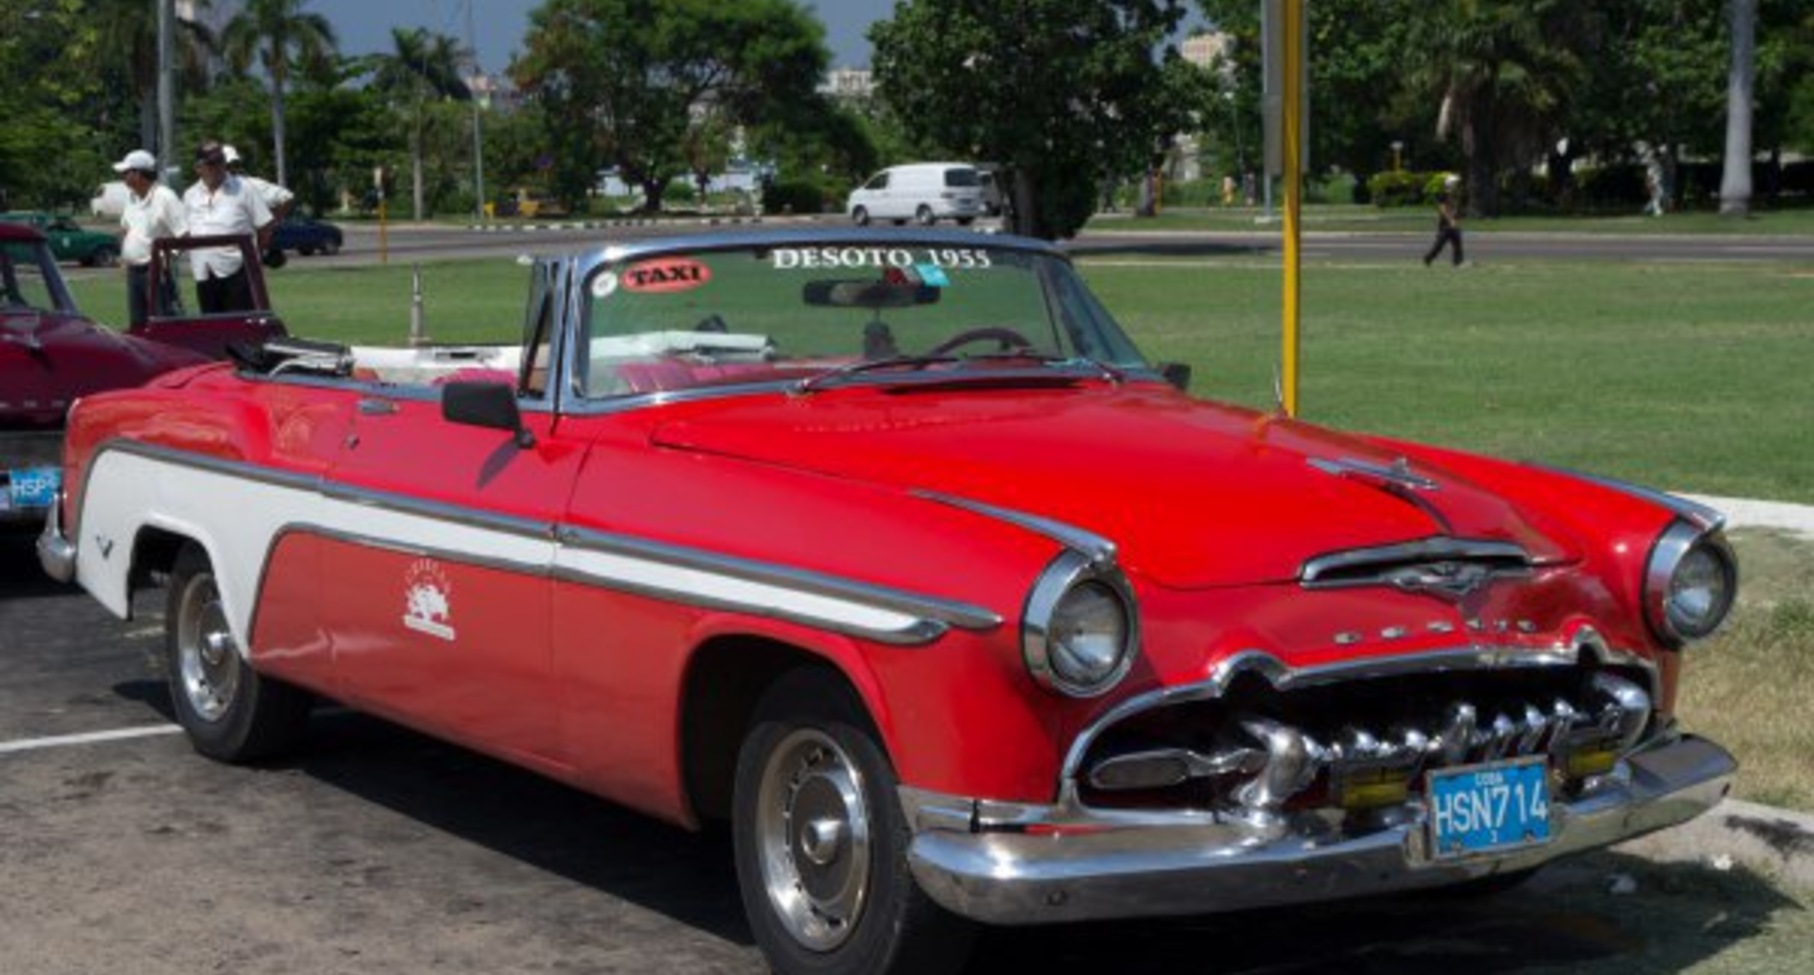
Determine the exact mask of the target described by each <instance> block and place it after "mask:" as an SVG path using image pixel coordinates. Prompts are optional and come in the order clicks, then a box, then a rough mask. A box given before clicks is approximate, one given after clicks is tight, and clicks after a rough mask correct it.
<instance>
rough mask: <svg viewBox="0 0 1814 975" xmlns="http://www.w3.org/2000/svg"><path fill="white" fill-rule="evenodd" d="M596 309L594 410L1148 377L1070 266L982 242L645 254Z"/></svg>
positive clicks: (617, 275) (590, 338)
mask: <svg viewBox="0 0 1814 975" xmlns="http://www.w3.org/2000/svg"><path fill="white" fill-rule="evenodd" d="M586 294H587V296H588V299H587V300H588V306H587V311H586V316H585V323H586V333H585V335H584V336H583V339H584V341H583V344H582V345H581V347H580V349H581V354H580V355H579V356H578V358H577V362H576V368H577V372H578V381H579V386H580V391H581V392H582V393H583V394H584V395H587V396H593V397H599V396H618V395H626V394H637V393H650V392H659V391H668V390H682V389H694V388H699V387H704V386H713V385H724V384H729V383H751V382H769V381H789V382H801V381H806V382H808V383H810V384H811V385H809V386H808V387H807V388H814V387H815V386H816V385H817V384H818V383H822V382H826V381H828V380H831V379H833V378H846V377H847V378H848V380H849V381H860V382H897V381H904V380H909V379H917V378H923V377H925V376H927V375H932V376H935V377H937V378H939V379H941V380H944V379H951V378H953V374H954V373H956V374H962V375H968V376H976V375H981V374H987V375H992V376H993V375H1000V374H1001V373H1002V372H1004V371H1019V372H1022V373H1025V372H1028V371H1037V372H1039V373H1040V374H1042V375H1045V376H1051V375H1070V374H1076V375H1102V374H1103V371H1104V367H1105V366H1106V367H1110V368H1111V371H1119V370H1125V369H1144V368H1146V363H1145V362H1144V360H1142V359H1141V357H1140V353H1139V352H1138V350H1136V349H1135V348H1134V345H1133V343H1132V342H1130V341H1129V340H1128V338H1127V336H1126V335H1125V334H1124V333H1123V332H1122V331H1121V329H1120V327H1119V326H1117V325H1116V324H1115V322H1114V321H1113V320H1112V319H1111V318H1110V317H1109V315H1108V313H1107V312H1106V311H1104V310H1103V308H1102V307H1101V305H1100V304H1098V303H1097V302H1096V300H1095V299H1094V298H1093V297H1092V296H1091V295H1090V293H1089V291H1088V290H1087V289H1086V288H1085V287H1084V285H1083V282H1082V281H1081V279H1079V278H1078V276H1077V273H1076V271H1075V270H1073V269H1072V268H1071V266H1070V264H1069V262H1067V261H1065V260H1063V259H1062V258H1060V257H1056V256H1053V255H1050V254H1041V253H1036V252H1032V251H1027V250H1021V249H1017V248H1014V247H1007V246H1000V245H996V244H993V243H992V242H989V241H986V240H981V239H979V240H977V241H976V242H973V243H972V242H968V241H966V242H964V243H961V244H945V243H934V244H928V243H924V242H919V241H911V240H906V239H901V240H882V241H864V242H861V243H851V242H848V241H843V242H835V243H825V244H815V243H802V244H798V245H794V244H789V245H785V246H775V245H764V246H753V245H752V246H748V247H738V248H723V249H721V248H713V249H709V250H699V251H686V252H677V253H668V254H662V255H659V256H651V255H647V254H644V255H639V256H636V257H633V258H628V259H625V260H622V261H617V262H608V263H606V264H603V265H601V266H600V267H599V268H598V269H596V270H595V271H594V272H593V274H592V277H591V278H590V280H589V281H588V286H587V288H586Z"/></svg>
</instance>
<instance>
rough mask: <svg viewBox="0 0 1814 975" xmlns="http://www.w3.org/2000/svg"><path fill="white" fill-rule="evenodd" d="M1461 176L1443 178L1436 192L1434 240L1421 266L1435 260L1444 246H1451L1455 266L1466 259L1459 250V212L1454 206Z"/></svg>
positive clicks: (1458, 192) (1425, 265)
mask: <svg viewBox="0 0 1814 975" xmlns="http://www.w3.org/2000/svg"><path fill="white" fill-rule="evenodd" d="M1460 190H1461V177H1459V176H1454V175H1450V176H1447V177H1444V178H1443V181H1442V190H1441V192H1439V193H1437V194H1436V242H1435V243H1433V244H1431V245H1430V252H1429V253H1428V254H1425V255H1424V256H1423V266H1424V267H1429V266H1430V262H1431V261H1434V260H1436V257H1437V255H1439V254H1441V253H1442V249H1443V248H1444V247H1445V246H1451V245H1452V246H1453V250H1452V251H1451V254H1450V256H1451V257H1452V258H1453V263H1454V265H1455V266H1456V267H1460V266H1461V265H1462V263H1463V262H1465V261H1466V260H1467V258H1466V257H1464V256H1463V255H1462V252H1461V213H1460V211H1459V210H1458V209H1457V208H1456V206H1455V198H1456V197H1457V196H1459V195H1460Z"/></svg>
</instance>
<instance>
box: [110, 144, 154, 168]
mask: <svg viewBox="0 0 1814 975" xmlns="http://www.w3.org/2000/svg"><path fill="white" fill-rule="evenodd" d="M130 169H136V170H138V171H139V172H142V173H155V172H157V157H156V156H153V155H152V154H151V153H149V152H146V151H145V150H143V149H134V150H132V151H131V152H129V153H127V154H126V158H125V159H122V160H120V161H119V162H117V163H114V164H113V171H114V172H116V173H123V172H126V171H127V170H130Z"/></svg>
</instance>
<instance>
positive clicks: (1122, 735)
mask: <svg viewBox="0 0 1814 975" xmlns="http://www.w3.org/2000/svg"><path fill="white" fill-rule="evenodd" d="M1641 680H1643V675H1641V674H1637V673H1624V674H1622V673H1620V672H1618V671H1616V670H1614V669H1603V668H1597V667H1590V666H1578V667H1568V668H1555V669H1550V670H1541V671H1525V672H1497V673H1471V674H1445V673H1432V674H1411V675H1401V676H1397V677H1392V678H1389V679H1388V678H1379V679H1370V680H1355V681H1349V682H1338V683H1332V684H1325V685H1319V686H1315V687H1307V688H1301V689H1294V690H1291V691H1279V690H1277V689H1275V688H1274V687H1272V686H1271V685H1270V684H1269V683H1268V682H1266V681H1265V680H1263V679H1259V678H1257V677H1252V678H1250V679H1246V680H1243V681H1240V682H1237V683H1236V684H1234V685H1232V686H1231V687H1230V688H1229V689H1228V691H1227V693H1225V694H1223V695H1222V696H1221V697H1219V698H1217V699H1214V700H1195V701H1188V702H1183V703H1178V704H1175V705H1171V706H1167V707H1160V708H1155V709H1152V710H1148V711H1143V712H1140V713H1138V714H1135V715H1131V716H1129V717H1128V718H1127V719H1126V720H1124V721H1122V722H1120V723H1118V724H1116V725H1114V726H1112V727H1110V728H1107V729H1104V731H1103V733H1102V734H1100V735H1099V736H1098V737H1097V739H1096V740H1095V742H1094V743H1092V745H1091V746H1090V748H1089V751H1088V752H1087V753H1086V755H1085V758H1084V761H1083V762H1082V764H1081V765H1080V772H1081V775H1080V782H1079V783H1078V785H1079V789H1080V793H1079V794H1080V797H1081V798H1082V799H1083V801H1084V802H1086V803H1087V804H1089V805H1099V806H1107V807H1135V808H1166V807H1176V808H1195V809H1235V810H1243V811H1246V812H1249V813H1261V814H1264V813H1268V812H1274V811H1278V810H1281V809H1284V808H1287V807H1299V806H1305V805H1310V806H1315V805H1318V804H1333V803H1335V802H1336V801H1337V800H1338V799H1341V798H1342V797H1343V796H1350V797H1351V796H1352V794H1353V790H1355V789H1356V788H1358V787H1361V786H1366V785H1375V786H1378V785H1389V784H1392V783H1396V784H1397V786H1399V787H1402V788H1401V789H1400V790H1399V791H1401V792H1415V791H1417V790H1418V789H1419V788H1420V786H1421V781H1420V780H1421V776H1422V774H1423V773H1424V772H1426V771H1429V770H1431V769H1436V768H1446V767H1454V766H1460V765H1469V764H1475V763H1480V762H1494V761H1503V760H1507V759H1512V758H1520V757H1526V756H1534V755H1543V756H1547V757H1548V759H1549V761H1550V764H1551V766H1552V767H1553V768H1554V769H1555V770H1556V773H1557V775H1558V776H1559V777H1560V780H1561V781H1562V782H1563V783H1564V784H1566V782H1567V781H1568V780H1569V779H1570V778H1571V777H1572V778H1574V779H1582V778H1585V777H1586V776H1587V775H1589V774H1593V773H1595V772H1599V771H1604V768H1603V767H1601V765H1600V764H1596V763H1600V762H1610V757H1609V756H1616V755H1617V754H1619V753H1622V752H1624V751H1625V750H1627V749H1629V748H1630V747H1631V746H1632V745H1633V744H1635V743H1636V742H1637V741H1638V740H1639V739H1640V738H1641V737H1642V735H1643V733H1644V731H1645V730H1646V729H1647V728H1648V727H1649V724H1650V721H1651V717H1652V708H1651V700H1650V695H1649V694H1648V693H1647V692H1646V691H1645V690H1644V688H1643V686H1642V685H1641V684H1640V681H1641ZM1589 759H1591V760H1592V761H1589ZM1381 794H1385V795H1391V794H1393V792H1392V790H1391V789H1387V790H1386V791H1385V792H1384V793H1381Z"/></svg>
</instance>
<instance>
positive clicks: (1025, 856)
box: [901, 736, 1738, 925]
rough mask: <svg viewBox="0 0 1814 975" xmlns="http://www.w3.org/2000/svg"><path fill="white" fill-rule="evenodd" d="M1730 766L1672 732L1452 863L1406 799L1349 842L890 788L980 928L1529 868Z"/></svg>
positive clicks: (1676, 798) (1699, 795) (1295, 899)
mask: <svg viewBox="0 0 1814 975" xmlns="http://www.w3.org/2000/svg"><path fill="white" fill-rule="evenodd" d="M1737 768H1738V763H1737V762H1735V761H1734V760H1733V758H1732V756H1731V755H1730V754H1728V753H1727V752H1726V751H1725V749H1723V748H1721V747H1720V746H1718V745H1716V744H1714V743H1713V742H1711V741H1708V740H1706V739H1704V738H1696V737H1693V736H1681V737H1677V738H1673V739H1669V740H1665V741H1661V742H1657V743H1653V744H1652V745H1651V746H1649V747H1647V748H1644V749H1642V750H1641V751H1639V752H1637V753H1635V754H1633V755H1631V756H1628V757H1627V758H1626V759H1625V760H1624V761H1622V762H1620V764H1619V767H1618V768H1617V769H1616V770H1614V772H1612V773H1611V774H1609V775H1606V776H1604V777H1602V778H1601V779H1600V780H1598V781H1596V782H1595V783H1593V785H1592V787H1591V788H1590V789H1588V790H1586V791H1585V792H1584V794H1583V795H1582V796H1581V797H1579V798H1575V799H1572V800H1562V799H1558V800H1557V801H1556V802H1555V803H1554V805H1553V807H1552V809H1551V813H1550V828H1551V838H1550V841H1549V842H1547V843H1545V844H1543V845H1541V846H1532V847H1522V848H1519V849H1515V850H1510V851H1503V852H1499V853H1493V854H1482V855H1477V856H1473V857H1468V858H1465V859H1458V860H1437V859H1433V858H1432V857H1431V856H1430V855H1429V853H1428V849H1427V847H1428V840H1427V838H1426V837H1427V830H1426V826H1425V815H1424V809H1423V806H1422V804H1421V803H1411V804H1406V805H1404V806H1401V807H1394V808H1393V809H1392V810H1391V811H1390V813H1391V814H1390V815H1389V816H1388V817H1387V819H1388V821H1391V820H1396V821H1395V822H1390V824H1388V825H1380V826H1378V827H1377V828H1375V829H1373V830H1372V831H1371V832H1367V833H1365V834H1364V835H1352V834H1346V833H1344V832H1343V831H1342V830H1341V828H1340V827H1339V825H1335V824H1331V823H1330V822H1329V821H1328V820H1327V819H1325V818H1323V817H1322V816H1320V815H1318V814H1314V813H1306V814H1300V815H1296V816H1291V817H1288V818H1281V819H1280V820H1279V821H1277V822H1273V823H1264V822H1250V821H1247V820H1244V819H1242V818H1239V817H1236V816H1232V815H1218V814H1213V813H1182V812H1179V813H1139V814H1137V813H1125V812H1118V811H1100V810H1089V809H1076V808H1071V807H1063V806H1029V805H1016V804H1010V803H994V802H988V801H978V800H969V799H962V798H958V797H951V796H942V795H938V794H934V793H929V792H925V791H922V790H917V789H912V788H907V787H903V788H902V790H901V796H902V800H903V803H904V804H905V807H906V812H907V815H908V817H909V822H911V823H912V824H913V829H914V834H915V835H914V839H913V844H912V846H911V848H910V849H909V851H908V862H909V864H910V865H911V867H912V870H913V875H914V878H915V879H916V880H917V881H918V882H919V885H920V887H921V888H922V889H923V890H925V892H926V893H927V895H928V896H930V897H931V898H932V899H933V900H935V901H937V902H938V903H939V904H940V905H942V906H944V907H945V908H946V909H947V910H950V911H952V912H954V913H956V914H959V915H962V916H965V917H969V918H973V919H975V920H979V921H984V922H987V923H991V924H1016V925H1019V924H1039V923H1048V922H1067V921H1086V920H1101V919H1108V918H1128V917H1159V916H1165V915H1190V914H1210V913H1215V912H1220V911H1233V910H1242V909H1246V908H1253V907H1269V906H1278V905H1287V904H1298V903H1307V902H1312V901H1324V900H1334V899H1337V898H1344V897H1354V896H1360V895H1368V894H1382V893H1391V892H1396V891H1410V890H1418V889H1423V888H1430V887H1440V886H1443V885H1446V884H1453V883H1458V882H1462V881H1466V880H1474V879H1478V878H1482V877H1487V876H1491V875H1493V874H1497V873H1506V872H1510V871H1517V870H1523V869H1526V868H1530V867H1535V866H1538V865H1541V864H1543V863H1547V862H1548V861H1550V860H1554V859H1556V858H1558V857H1562V856H1566V855H1568V854H1572V853H1581V852H1584V851H1587V850H1593V849H1597V848H1600V847H1604V846H1610V845H1612V844H1615V843H1619V842H1622V841H1624V840H1628V839H1631V838H1633V837H1636V836H1640V835H1642V834H1645V833H1649V832H1652V831H1654V830H1658V829H1662V828H1664V827H1667V826H1674V825H1676V824H1677V823H1682V822H1686V821H1687V820H1689V819H1693V818H1694V817H1695V816H1698V815H1700V814H1701V813H1703V812H1706V811H1707V810H1708V809H1710V808H1712V807H1713V806H1714V804H1716V803H1718V802H1719V801H1720V799H1721V798H1723V797H1724V796H1725V795H1726V792H1727V791H1728V789H1729V788H1730V781H1731V777H1732V774H1733V772H1735V771H1736V770H1737Z"/></svg>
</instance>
